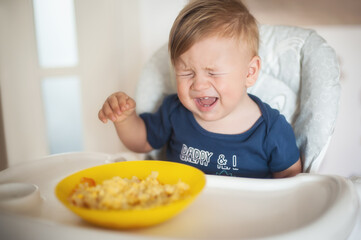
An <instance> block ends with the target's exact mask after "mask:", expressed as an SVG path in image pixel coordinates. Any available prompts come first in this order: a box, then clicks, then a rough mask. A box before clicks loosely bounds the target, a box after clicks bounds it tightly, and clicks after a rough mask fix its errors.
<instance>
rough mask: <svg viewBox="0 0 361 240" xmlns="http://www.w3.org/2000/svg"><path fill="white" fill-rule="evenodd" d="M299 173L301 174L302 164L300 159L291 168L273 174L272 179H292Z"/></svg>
mask: <svg viewBox="0 0 361 240" xmlns="http://www.w3.org/2000/svg"><path fill="white" fill-rule="evenodd" d="M301 172H302V163H301V159H298V160H297V162H296V163H294V164H293V165H292V166H291V167H289V168H287V169H286V170H283V171H281V172H274V173H273V177H274V178H286V177H293V176H296V175H297V174H299V173H301Z"/></svg>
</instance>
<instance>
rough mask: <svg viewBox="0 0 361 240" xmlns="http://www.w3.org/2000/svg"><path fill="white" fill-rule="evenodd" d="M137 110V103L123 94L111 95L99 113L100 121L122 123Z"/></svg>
mask: <svg viewBox="0 0 361 240" xmlns="http://www.w3.org/2000/svg"><path fill="white" fill-rule="evenodd" d="M134 110H135V101H134V100H133V99H132V98H130V97H129V96H128V95H127V94H125V93H123V92H116V93H113V94H112V95H110V96H109V97H108V98H107V100H106V101H105V103H104V104H103V107H102V108H101V109H100V111H99V113H98V117H99V119H100V121H102V122H103V123H106V122H107V121H108V119H109V120H110V121H112V122H122V121H124V120H125V119H126V118H127V117H128V116H130V115H131V114H132V113H133V112H134Z"/></svg>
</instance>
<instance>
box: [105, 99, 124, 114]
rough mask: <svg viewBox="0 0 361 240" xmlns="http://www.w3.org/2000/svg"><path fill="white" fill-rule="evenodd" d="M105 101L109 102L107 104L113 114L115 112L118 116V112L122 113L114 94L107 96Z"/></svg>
mask: <svg viewBox="0 0 361 240" xmlns="http://www.w3.org/2000/svg"><path fill="white" fill-rule="evenodd" d="M107 102H108V103H109V106H110V108H111V109H112V111H113V113H114V114H117V115H118V116H119V115H120V114H122V112H121V110H120V108H119V103H118V99H117V97H116V96H114V95H112V96H110V97H109V98H108V101H107Z"/></svg>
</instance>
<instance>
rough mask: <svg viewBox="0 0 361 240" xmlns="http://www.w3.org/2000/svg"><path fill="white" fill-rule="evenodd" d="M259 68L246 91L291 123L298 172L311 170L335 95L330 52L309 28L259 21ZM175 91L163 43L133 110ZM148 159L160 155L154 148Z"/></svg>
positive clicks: (326, 137) (330, 123) (332, 116)
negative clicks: (300, 164)
mask: <svg viewBox="0 0 361 240" xmlns="http://www.w3.org/2000/svg"><path fill="white" fill-rule="evenodd" d="M259 29H260V49H259V55H260V57H261V59H262V67H261V72H260V75H259V78H258V80H257V82H256V84H255V85H254V86H253V87H252V88H250V89H249V93H252V94H254V95H256V96H258V97H259V98H261V99H262V100H263V101H264V102H266V103H268V104H270V105H271V106H272V107H273V108H276V109H278V110H280V112H281V113H282V114H283V115H284V116H285V117H286V119H287V120H288V121H289V123H291V125H292V127H293V129H294V132H295V135H296V140H297V145H298V147H299V149H300V152H301V159H302V162H303V170H304V172H316V171H317V170H318V168H319V166H320V164H321V162H322V159H323V156H324V153H325V151H326V149H327V146H328V143H329V141H330V138H331V136H332V134H333V131H334V126H335V121H336V116H337V112H338V104H339V97H340V83H339V78H340V70H339V65H338V61H337V56H336V54H335V52H334V50H333V49H332V48H331V47H330V46H329V45H328V44H327V43H326V41H325V40H324V39H323V38H322V37H320V36H319V35H318V34H317V33H316V32H315V31H313V30H310V29H304V28H299V27H292V26H270V25H261V26H260V27H259ZM175 92H176V84H175V76H174V73H173V70H172V67H171V64H170V61H169V55H168V50H167V46H166V45H165V46H163V47H162V48H160V49H159V50H158V51H157V52H156V53H155V54H154V55H153V56H152V58H151V59H150V60H149V62H148V63H147V64H146V66H145V68H144V70H143V72H142V75H141V77H140V79H139V82H138V87H137V92H136V96H135V100H136V101H137V112H138V113H140V112H153V111H155V110H156V109H157V108H158V107H159V105H160V103H161V102H162V99H163V98H164V96H166V95H169V94H171V93H175ZM151 156H152V157H153V158H164V154H163V155H161V153H160V152H159V151H155V152H154V153H152V154H151Z"/></svg>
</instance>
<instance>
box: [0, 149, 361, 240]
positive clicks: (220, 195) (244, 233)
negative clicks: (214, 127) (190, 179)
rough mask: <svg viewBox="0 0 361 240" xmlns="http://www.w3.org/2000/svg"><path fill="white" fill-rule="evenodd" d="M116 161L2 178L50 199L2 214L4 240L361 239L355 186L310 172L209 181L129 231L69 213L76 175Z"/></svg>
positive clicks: (30, 169)
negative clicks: (61, 197)
mask: <svg viewBox="0 0 361 240" xmlns="http://www.w3.org/2000/svg"><path fill="white" fill-rule="evenodd" d="M111 161H113V159H112V156H110V155H107V154H101V153H73V154H60V155H53V156H49V157H46V158H43V159H39V160H34V161H31V162H29V163H26V164H21V165H18V166H15V167H11V168H8V169H6V170H4V171H2V172H0V184H2V183H10V182H23V183H33V184H36V185H37V186H39V189H40V194H41V196H42V198H43V199H42V201H41V203H40V205H39V209H34V211H32V212H30V213H26V214H19V213H17V214H16V213H13V212H9V211H0V237H1V239H37V240H38V239H75V238H79V239H87V240H90V239H346V238H347V237H348V236H349V237H348V239H350V240H355V239H357V238H356V236H357V234H359V233H360V230H359V228H360V227H359V225H360V216H361V214H360V211H359V209H358V198H357V194H356V192H355V190H354V188H353V186H352V184H351V183H350V182H349V181H348V180H346V179H344V178H342V177H338V176H325V175H310V174H300V175H299V176H297V177H294V178H290V179H280V180H261V179H245V178H232V177H222V176H207V185H206V187H205V189H204V191H203V192H202V193H201V195H200V196H199V197H198V198H197V199H196V201H195V202H194V203H193V204H191V206H190V207H189V208H187V209H186V210H185V211H184V212H182V213H181V214H179V215H178V216H176V217H174V218H173V219H171V220H169V221H167V222H165V223H163V224H160V225H157V226H154V227H150V228H145V229H138V230H128V231H124V230H110V229H104V228H100V227H96V226H94V225H91V224H89V223H87V222H84V221H83V220H81V219H80V218H79V217H78V216H76V215H74V214H73V213H72V212H70V211H69V210H68V209H66V208H65V207H64V206H63V205H62V204H61V203H60V202H59V201H58V200H57V199H56V197H55V194H54V188H55V186H56V184H57V183H58V182H59V181H60V180H61V179H63V178H64V177H66V176H68V175H70V174H72V173H74V172H77V171H79V170H82V169H85V168H88V167H92V166H97V165H101V164H105V163H107V162H111ZM357 221H358V222H357ZM356 222H357V223H356ZM355 223H356V224H355ZM354 226H356V228H354ZM351 232H352V233H351ZM350 234H351V235H350Z"/></svg>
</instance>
